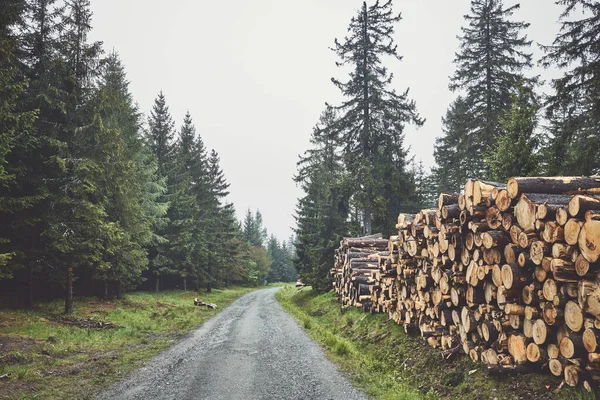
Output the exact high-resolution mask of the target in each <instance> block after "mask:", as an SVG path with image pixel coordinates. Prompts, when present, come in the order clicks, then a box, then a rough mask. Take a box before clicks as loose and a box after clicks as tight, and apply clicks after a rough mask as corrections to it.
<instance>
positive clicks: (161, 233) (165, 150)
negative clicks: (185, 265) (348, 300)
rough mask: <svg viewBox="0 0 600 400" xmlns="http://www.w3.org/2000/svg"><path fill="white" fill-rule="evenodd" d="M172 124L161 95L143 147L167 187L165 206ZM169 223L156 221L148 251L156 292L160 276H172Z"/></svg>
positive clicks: (169, 191)
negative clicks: (153, 158)
mask: <svg viewBox="0 0 600 400" xmlns="http://www.w3.org/2000/svg"><path fill="white" fill-rule="evenodd" d="M174 125H175V124H174V122H173V120H172V118H171V114H170V113H169V107H168V106H167V104H166V99H165V95H164V94H163V92H162V91H161V92H160V93H159V94H158V97H157V98H156V99H155V100H154V106H153V107H152V111H151V112H150V117H148V130H147V132H146V143H147V145H148V147H149V149H150V151H151V153H152V154H153V156H154V157H155V159H156V164H157V167H158V176H159V177H160V178H161V179H163V180H164V182H166V183H167V191H166V193H164V194H163V195H162V196H161V197H160V198H159V199H158V201H159V202H160V203H168V202H169V201H170V200H171V195H172V186H171V183H172V182H169V177H170V176H172V175H171V174H172V173H173V169H174V166H175V154H174V153H175V141H174V138H175V130H174ZM168 228H169V219H168V218H167V217H166V216H165V217H163V218H157V219H156V220H155V223H154V226H153V229H154V234H155V236H154V240H153V243H152V244H151V245H150V246H149V248H148V254H149V265H150V270H151V271H152V274H153V275H154V277H155V288H156V291H158V290H160V282H161V276H163V275H170V274H173V273H175V271H174V270H173V269H172V266H173V265H172V263H171V262H170V260H169V258H168V251H169V242H168V240H167V239H166V235H167V233H168Z"/></svg>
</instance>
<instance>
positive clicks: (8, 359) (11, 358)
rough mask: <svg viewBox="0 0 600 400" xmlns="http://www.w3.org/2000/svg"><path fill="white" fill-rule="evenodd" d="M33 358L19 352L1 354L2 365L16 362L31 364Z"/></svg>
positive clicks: (0, 362) (0, 361)
mask: <svg viewBox="0 0 600 400" xmlns="http://www.w3.org/2000/svg"><path fill="white" fill-rule="evenodd" d="M32 361H33V360H32V359H31V358H29V357H25V356H23V355H21V354H19V353H17V354H7V355H5V356H0V365H1V364H5V365H15V364H29V363H30V362H32Z"/></svg>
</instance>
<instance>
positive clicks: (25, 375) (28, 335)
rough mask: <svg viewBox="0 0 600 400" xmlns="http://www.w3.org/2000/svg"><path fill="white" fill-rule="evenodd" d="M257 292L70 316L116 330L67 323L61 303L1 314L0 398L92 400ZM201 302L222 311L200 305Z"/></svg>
mask: <svg viewBox="0 0 600 400" xmlns="http://www.w3.org/2000/svg"><path fill="white" fill-rule="evenodd" d="M252 290H254V289H251V288H241V287H232V288H229V289H226V290H213V292H212V293H198V292H193V291H188V292H183V291H172V292H161V293H143V292H140V293H131V294H128V295H126V296H125V297H124V298H123V299H122V300H116V301H99V300H97V299H93V298H85V299H81V298H78V299H76V301H75V305H74V312H73V315H72V317H74V318H83V319H87V318H90V317H93V318H95V319H97V320H101V321H107V322H113V323H115V324H116V325H117V326H118V328H116V329H102V330H100V329H90V328H79V327H74V326H67V325H64V324H62V323H61V322H60V321H58V318H59V317H60V316H61V315H62V314H61V312H62V310H63V303H62V302H61V301H56V302H52V303H44V304H39V305H38V306H37V307H36V308H34V310H31V311H24V310H8V309H0V376H2V375H4V374H9V377H8V378H5V379H2V380H0V399H33V398H39V399H64V398H72V399H83V398H92V397H93V396H94V395H95V394H97V393H98V392H99V391H101V390H103V389H105V388H106V387H108V386H109V385H110V384H112V383H114V382H116V381H117V380H118V379H119V378H121V377H122V376H123V375H125V374H126V373H128V372H130V371H131V370H133V369H135V368H137V367H139V366H140V365H142V363H143V362H144V361H146V360H148V359H149V358H151V357H153V356H155V355H156V354H158V353H159V352H160V351H162V350H164V349H165V348H166V347H167V346H169V345H171V344H173V343H174V342H176V341H177V340H179V339H181V338H182V337H183V336H184V335H185V334H186V333H187V332H189V331H190V330H191V329H193V328H195V327H197V326H199V325H200V324H202V322H204V321H206V320H207V319H208V318H210V317H212V316H213V315H214V314H216V313H217V312H218V311H220V310H222V309H223V308H224V307H226V306H227V305H229V304H230V303H231V302H233V301H234V300H235V299H237V298H238V297H240V296H241V295H243V294H245V293H248V292H250V291H252ZM195 297H198V298H199V299H201V300H202V301H205V302H207V303H215V304H217V305H218V308H217V309H216V310H210V309H207V308H204V307H195V306H194V305H193V299H194V298H195ZM70 317H71V316H70ZM49 338H51V339H50V340H49ZM53 338H56V340H54V339H53ZM7 347H8V350H9V351H6V350H7Z"/></svg>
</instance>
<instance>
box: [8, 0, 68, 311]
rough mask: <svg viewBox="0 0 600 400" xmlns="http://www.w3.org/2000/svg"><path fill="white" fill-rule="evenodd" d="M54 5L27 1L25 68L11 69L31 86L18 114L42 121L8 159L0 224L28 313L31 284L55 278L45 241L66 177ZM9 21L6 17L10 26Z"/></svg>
mask: <svg viewBox="0 0 600 400" xmlns="http://www.w3.org/2000/svg"><path fill="white" fill-rule="evenodd" d="M55 2H56V1H55V0H27V1H26V6H25V12H24V14H23V16H22V19H21V21H20V22H21V23H20V29H19V30H18V32H17V33H18V35H19V37H20V40H19V42H18V43H19V49H18V50H19V53H18V54H19V55H20V60H19V61H20V67H21V68H20V71H19V72H17V71H16V70H15V69H12V67H11V71H12V72H13V73H16V74H19V73H22V74H23V75H24V78H25V81H27V82H28V85H27V86H24V87H23V90H24V93H23V95H22V96H20V99H21V100H22V101H21V102H20V104H19V105H18V107H19V111H23V112H27V113H30V115H35V114H37V116H38V117H37V118H36V119H35V122H34V123H33V126H32V129H30V130H28V129H24V130H23V131H22V132H21V134H20V135H18V140H16V141H13V142H12V146H13V147H12V149H11V151H10V152H9V153H8V154H6V155H5V157H6V162H7V164H6V166H7V167H6V168H7V170H9V171H10V175H11V176H12V183H11V184H10V185H9V186H8V187H6V188H4V189H2V194H1V197H2V203H3V204H4V205H3V206H2V207H1V210H0V212H1V213H2V215H1V216H0V218H1V220H2V222H3V226H5V227H10V228H9V229H8V230H7V231H5V233H4V234H5V235H6V239H8V240H9V241H10V244H8V245H7V244H6V243H4V245H6V246H3V245H2V243H0V246H2V247H3V249H2V250H0V253H5V252H10V253H12V254H14V257H12V259H11V260H10V261H9V266H8V267H9V268H10V269H11V270H13V271H15V270H19V269H21V270H22V271H23V273H22V274H20V276H17V277H16V279H17V280H24V281H26V282H27V290H26V291H25V292H26V295H25V296H24V299H23V300H24V301H23V303H24V305H26V306H29V307H31V305H32V302H33V281H34V280H38V279H45V280H49V279H55V278H56V275H55V274H52V273H51V271H52V268H51V267H50V263H51V261H50V255H51V250H50V249H49V246H48V244H49V243H48V241H47V240H46V239H45V238H44V237H43V236H42V233H43V232H44V231H45V230H46V229H47V227H48V224H49V216H50V215H52V212H53V210H52V202H51V194H52V193H53V192H55V191H56V190H57V188H58V184H57V182H58V179H57V177H59V176H60V175H61V174H62V162H61V159H60V157H58V155H59V152H60V151H62V150H63V149H65V148H66V144H65V142H64V141H63V140H62V139H61V138H60V137H59V136H60V135H61V131H62V130H63V128H64V126H65V120H66V115H65V101H66V94H65V92H64V90H63V81H64V73H63V70H62V68H61V64H62V62H61V61H60V59H59V58H58V54H57V49H58V31H59V22H60V21H59V19H60V16H61V15H62V13H63V10H64V8H63V7H57V6H56V5H55ZM13 10H14V9H13ZM10 15H11V14H10V13H7V14H3V16H6V18H7V21H8V19H9V18H10ZM7 54H8V53H7ZM13 54H14V53H13ZM15 77H16V76H15ZM15 89H16V87H15ZM16 93H17V92H16V91H15V92H14V94H16ZM8 98H10V97H8ZM3 236H4V235H3ZM61 278H62V276H61Z"/></svg>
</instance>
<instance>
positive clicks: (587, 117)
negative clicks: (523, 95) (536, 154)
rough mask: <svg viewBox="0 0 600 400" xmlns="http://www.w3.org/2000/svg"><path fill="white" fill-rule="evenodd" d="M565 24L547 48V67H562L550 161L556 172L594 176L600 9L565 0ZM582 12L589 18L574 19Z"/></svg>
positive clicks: (551, 107) (599, 160) (552, 99)
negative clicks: (576, 14)
mask: <svg viewBox="0 0 600 400" xmlns="http://www.w3.org/2000/svg"><path fill="white" fill-rule="evenodd" d="M557 4H560V5H562V6H563V7H564V10H563V12H562V14H561V16H560V20H561V22H562V26H561V29H560V32H559V33H558V34H557V36H556V38H555V39H554V42H553V43H552V45H550V46H546V47H544V50H545V51H546V55H545V56H544V57H543V59H542V60H541V63H542V65H544V66H545V67H547V68H549V67H552V68H555V67H557V66H558V67H559V68H562V69H564V70H565V72H564V75H563V76H562V77H560V78H557V79H554V80H552V87H553V89H554V93H552V94H551V95H550V96H549V98H548V102H547V115H548V118H549V119H550V120H551V132H550V135H551V139H550V143H549V144H548V148H547V151H546V159H547V160H546V161H547V162H548V164H549V165H550V168H551V171H550V172H552V173H561V174H577V175H592V174H597V173H599V172H600V155H599V154H600V134H599V133H598V125H599V123H600V83H599V82H600V60H599V59H598V49H599V46H600V5H599V4H598V2H594V1H584V0H560V1H557ZM578 11H580V12H582V14H583V17H582V18H580V19H573V18H572V15H573V14H574V13H576V12H578Z"/></svg>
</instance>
